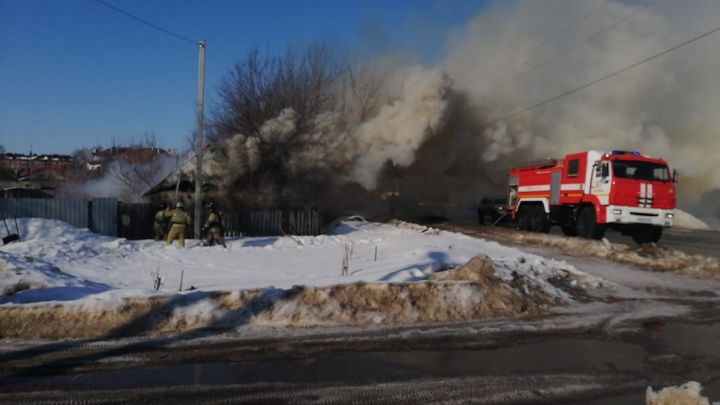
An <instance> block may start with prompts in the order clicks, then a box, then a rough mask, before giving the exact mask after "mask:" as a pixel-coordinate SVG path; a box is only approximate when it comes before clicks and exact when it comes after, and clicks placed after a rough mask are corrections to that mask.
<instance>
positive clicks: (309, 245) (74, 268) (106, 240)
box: [0, 218, 572, 304]
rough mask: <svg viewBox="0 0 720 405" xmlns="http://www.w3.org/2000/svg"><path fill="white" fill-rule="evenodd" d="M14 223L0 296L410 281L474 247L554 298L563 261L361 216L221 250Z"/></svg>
mask: <svg viewBox="0 0 720 405" xmlns="http://www.w3.org/2000/svg"><path fill="white" fill-rule="evenodd" d="M19 223H20V228H21V233H22V234H21V237H22V241H20V242H16V243H11V244H9V245H6V246H3V247H1V248H0V290H1V291H4V294H3V295H4V296H2V297H0V303H2V304H9V303H15V304H18V303H31V302H41V301H68V300H78V299H88V298H92V299H95V300H107V299H116V298H119V297H131V296H138V295H152V294H156V292H155V291H154V289H153V274H154V273H158V272H159V274H160V275H161V276H162V277H163V278H164V282H163V287H162V289H161V292H164V293H171V292H177V291H178V290H179V289H180V281H181V278H182V279H183V280H182V281H183V290H187V289H189V288H192V289H196V290H200V291H217V290H225V291H227V290H238V289H251V288H265V287H275V288H289V287H292V286H294V285H309V286H329V285H334V284H341V283H352V282H357V281H368V282H411V281H418V280H424V279H425V278H426V277H427V276H428V275H430V274H432V273H433V272H435V271H437V270H439V269H443V268H449V267H456V266H459V265H462V264H464V263H466V262H467V261H468V260H469V259H471V258H472V257H474V256H477V255H481V254H483V255H487V256H489V257H490V258H491V259H492V260H493V262H494V263H495V265H496V268H497V271H498V276H500V277H501V278H503V279H506V280H512V279H513V275H512V273H513V272H516V273H520V274H522V275H525V276H527V277H528V278H529V279H531V280H533V281H534V282H536V283H537V284H538V286H540V287H541V288H542V289H543V290H544V291H545V292H546V293H548V294H550V295H552V296H558V297H563V294H562V292H560V291H558V290H557V289H555V288H554V287H553V286H552V285H550V284H549V283H548V282H547V281H546V279H547V278H548V277H552V276H555V275H559V274H560V275H565V274H566V272H567V271H568V270H572V269H568V267H571V266H567V265H566V264H564V263H562V262H556V261H548V260H546V259H543V258H542V257H540V256H537V255H532V254H528V253H525V252H522V251H520V250H518V249H515V248H509V247H505V246H502V245H500V244H498V243H496V242H488V241H484V240H480V239H475V238H470V237H467V236H464V235H461V234H455V233H449V232H440V231H434V232H421V230H419V229H401V228H399V227H396V226H393V225H386V224H378V223H367V222H362V221H355V222H353V221H347V222H343V223H341V224H340V225H339V226H338V227H336V228H335V229H334V231H333V232H332V234H330V235H320V236H316V237H309V236H288V237H258V238H240V239H231V240H229V241H228V243H227V245H228V248H227V249H224V248H222V247H219V246H214V247H203V246H199V245H198V244H197V242H196V241H188V243H187V245H188V246H189V247H188V248H185V249H183V248H179V247H177V245H175V246H172V247H167V246H165V245H164V244H163V243H161V242H154V241H149V240H143V241H128V240H125V239H118V238H112V237H106V236H100V235H97V234H94V233H92V232H90V231H88V230H86V229H77V228H74V227H72V226H70V225H68V224H66V223H63V222H60V221H55V220H46V219H37V218H31V219H20V220H19ZM346 246H351V247H352V256H351V258H350V266H349V275H348V276H341V270H342V260H343V256H344V254H345V249H346ZM376 256H377V257H376ZM563 269H564V270H563Z"/></svg>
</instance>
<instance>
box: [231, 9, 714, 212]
mask: <svg viewBox="0 0 720 405" xmlns="http://www.w3.org/2000/svg"><path fill="white" fill-rule="evenodd" d="M583 16H585V17H583ZM578 21H580V22H581V23H577V22H578ZM718 21H720V7H718V5H717V3H716V2H713V1H710V0H706V1H700V0H698V1H693V2H668V1H648V2H643V1H640V2H629V3H628V2H624V1H619V0H618V1H611V2H605V1H601V0H584V1H573V2H568V1H563V0H555V1H553V0H549V1H545V2H542V3H539V2H529V1H528V2H500V1H497V2H493V3H490V4H489V5H487V6H486V7H484V8H483V9H482V10H481V11H480V13H479V14H478V15H477V16H475V17H473V18H471V19H470V20H469V21H468V22H467V23H466V24H465V25H464V26H463V27H461V28H459V29H456V30H453V31H451V32H448V33H447V44H448V45H447V48H446V49H445V52H444V57H442V58H441V60H440V62H438V63H437V64H436V65H434V66H421V65H416V64H404V63H397V61H398V60H401V58H393V56H392V55H390V56H385V57H383V58H381V59H380V60H378V61H376V62H373V61H370V62H366V63H365V64H364V65H363V66H362V67H360V66H357V67H354V68H353V69H352V70H351V73H352V72H355V74H356V75H355V76H353V75H350V80H349V82H350V84H351V86H344V85H343V86H339V85H335V86H334V89H335V90H334V94H335V95H336V97H335V98H334V99H333V102H331V103H329V104H327V105H324V106H323V108H321V109H320V110H319V111H317V112H315V113H313V114H312V115H311V116H307V114H308V112H307V111H302V112H301V111H296V110H294V109H292V108H284V109H281V110H278V111H279V113H278V114H276V116H274V117H273V118H271V119H269V120H267V121H266V122H265V123H264V124H263V125H262V126H261V127H260V130H259V131H257V132H256V133H253V134H229V135H228V139H227V140H226V141H225V142H226V146H227V147H226V150H225V152H223V153H221V155H223V158H222V159H219V161H220V162H221V164H220V166H223V167H224V170H223V173H226V174H227V173H231V174H230V175H229V177H230V179H229V180H227V181H228V182H229V184H230V183H233V184H235V185H236V184H237V180H238V179H239V178H241V177H242V176H247V175H248V174H249V173H257V172H258V171H259V172H263V171H264V170H265V169H267V167H268V166H267V165H268V164H269V162H268V161H267V160H268V159H270V160H272V159H275V162H274V163H273V164H272V165H271V167H282V168H283V170H282V171H281V172H282V173H284V174H285V175H286V176H289V178H290V179H291V180H290V181H289V182H290V183H294V182H295V180H297V181H298V182H305V181H306V180H308V179H310V180H315V181H317V182H319V183H322V184H324V185H325V186H326V187H327V186H328V185H331V184H332V185H341V184H359V185H360V186H362V187H363V188H364V189H366V190H370V191H373V190H378V191H382V190H384V189H387V188H390V187H392V188H394V189H396V190H397V191H399V192H400V194H401V195H402V196H404V197H408V198H411V199H413V200H415V201H443V202H445V203H447V204H448V205H451V206H455V207H462V208H463V209H465V208H467V209H471V207H474V206H476V204H477V202H478V201H479V200H480V199H481V198H482V197H483V196H487V195H493V194H495V195H503V193H504V185H505V182H506V179H505V174H506V171H507V169H509V168H510V167H512V166H514V165H517V164H521V163H523V162H525V161H527V160H533V159H538V158H545V157H550V156H554V157H560V156H562V155H563V154H565V153H571V152H576V151H582V150H586V149H597V150H603V151H607V150H611V149H629V150H639V151H641V152H642V153H644V154H647V155H651V156H657V157H662V158H664V159H666V160H667V161H668V162H669V163H670V164H671V166H672V167H673V168H677V169H678V170H679V172H680V173H681V182H680V185H679V202H680V206H681V207H683V206H685V207H687V208H691V209H692V206H693V205H694V204H698V201H699V198H700V196H701V195H702V194H703V193H705V195H706V196H707V195H710V196H713V195H718V194H717V193H710V191H712V190H715V189H720V170H718V169H717V160H718V157H719V156H720V155H718V152H717V151H718V150H720V134H718V131H720V130H719V129H718V128H720V114H718V111H720V109H719V108H718V107H720V81H719V80H716V76H717V72H718V70H719V69H720V53H719V52H717V51H716V50H715V49H714V47H715V43H716V40H717V38H715V39H713V38H710V37H709V38H705V39H702V40H700V41H697V42H695V43H693V44H691V45H689V46H685V47H682V48H679V49H677V50H676V51H673V52H671V53H669V54H667V55H665V56H663V57H661V58H658V59H655V60H653V61H651V62H648V63H645V64H643V65H641V66H639V67H637V68H634V69H632V70H629V71H627V72H624V73H622V74H620V75H618V76H616V77H613V78H612V79H609V80H606V81H603V82H601V83H598V84H597V85H594V86H592V87H589V88H586V89H584V90H582V91H580V92H577V93H575V94H572V95H569V96H567V97H563V98H561V99H558V100H557V101H554V102H550V103H547V104H545V105H542V106H540V107H538V108H533V109H530V110H528V111H525V112H522V113H519V114H515V115H512V116H511V117H509V118H507V119H498V118H502V117H505V116H508V115H511V113H514V112H517V111H521V110H523V109H524V108H525V107H528V106H532V105H535V104H537V103H539V102H542V101H544V100H548V99H551V98H553V97H555V96H558V95H560V94H563V93H564V92H566V91H568V90H569V89H573V88H576V87H578V86H581V85H583V84H586V83H589V82H591V81H593V80H595V79H597V78H599V77H602V76H604V75H607V74H609V73H611V72H613V71H616V70H618V69H621V68H623V67H625V66H628V65H630V64H632V63H635V62H637V61H639V60H642V59H644V58H646V57H649V56H651V55H653V54H656V53H658V52H660V51H662V50H664V49H667V48H670V47H671V46H673V45H675V44H678V43H680V42H683V41H684V40H687V39H689V38H691V37H693V36H695V35H697V34H699V33H702V32H704V31H708V30H709V29H712V28H715V27H714V25H715V24H717V22H718ZM388 60H393V61H394V63H387V61H388ZM388 66H390V67H388ZM363 69H364V70H363ZM362 71H370V72H373V73H374V74H371V75H369V76H367V75H366V76H365V77H364V78H363V76H362V75H360V74H358V73H359V72H362ZM378 78H379V79H378ZM373 79H376V80H373ZM342 82H343V83H346V82H348V81H347V80H345V79H342ZM378 83H379V84H378ZM348 87H349V89H348ZM368 89H370V91H368ZM286 107H287V106H286ZM488 123H490V124H488ZM281 148H282V153H281V152H280V149H281ZM223 162H224V163H223ZM263 168H265V169H263ZM271 183H272V184H271V186H267V187H265V188H266V189H272V190H274V191H273V192H275V193H276V195H277V196H282V195H283V193H284V191H283V190H284V189H285V188H287V187H286V185H282V184H278V182H277V181H275V182H274V183H273V182H271ZM312 190H315V191H317V190H318V189H317V188H315V189H312ZM306 191H307V190H306ZM290 194H292V193H290ZM294 194H295V195H297V194H298V192H297V190H296V191H295V192H294ZM286 195H288V194H287V193H286ZM314 197H315V198H322V197H321V195H318V194H315V195H314ZM277 198H282V197H277ZM706 203H707V202H702V204H706ZM714 203H715V204H717V201H715V202H714Z"/></svg>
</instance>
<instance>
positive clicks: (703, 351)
mask: <svg viewBox="0 0 720 405" xmlns="http://www.w3.org/2000/svg"><path fill="white" fill-rule="evenodd" d="M644 326H645V328H644V329H645V335H644V336H645V337H646V338H647V340H646V343H647V347H648V349H647V350H646V349H645V348H643V346H641V345H639V344H632V343H625V342H622V341H617V340H613V341H610V340H596V339H581V338H567V339H562V338H560V339H552V340H549V341H545V342H536V343H526V344H518V345H515V346H508V347H502V348H496V349H482V350H422V351H421V350H415V351H392V352H340V353H327V354H324V355H319V356H315V357H311V358H306V359H275V360H266V361H258V362H236V363H196V364H181V365H171V366H163V367H146V368H134V369H123V370H113V371H102V372H94V373H87V374H74V375H57V376H42V377H8V378H2V379H0V389H2V391H5V392H8V391H22V390H31V389H32V390H38V389H52V388H60V389H63V390H72V389H129V388H147V387H170V386H179V385H228V384H254V383H294V384H311V383H333V382H337V383H347V382H350V383H353V384H368V383H375V382H388V381H399V380H409V379H420V378H422V379H428V378H434V377H456V376H469V375H483V374H515V373H529V372H530V373H532V372H534V373H543V372H577V373H593V372H608V371H610V372H612V371H619V372H620V371H628V372H632V371H636V372H639V373H641V374H643V373H647V374H648V376H650V374H653V375H656V376H658V375H663V376H665V377H663V380H670V381H674V384H682V383H685V382H687V381H691V380H695V381H699V382H701V383H703V385H706V384H707V385H706V387H705V390H704V391H703V395H705V396H707V397H709V398H710V399H712V400H715V401H718V400H720V380H719V379H718V378H720V370H718V369H717V368H718V364H720V323H715V324H693V323H683V322H675V321H672V322H663V321H655V322H648V323H646V324H645V325H644ZM688 358H691V359H693V360H691V361H688V360H687V359H688ZM653 359H655V360H653ZM668 359H669V360H668ZM698 361H700V362H702V364H701V365H700V366H698V364H697V362H698ZM653 388H655V389H656V390H657V389H658V388H662V387H653ZM644 395H645V393H644V390H642V391H641V392H632V393H627V394H626V395H621V396H614V397H609V398H604V399H598V400H597V401H595V402H591V403H592V404H594V405H605V404H614V403H630V402H632V403H642V401H643V399H644Z"/></svg>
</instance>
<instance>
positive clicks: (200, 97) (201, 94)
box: [194, 40, 205, 239]
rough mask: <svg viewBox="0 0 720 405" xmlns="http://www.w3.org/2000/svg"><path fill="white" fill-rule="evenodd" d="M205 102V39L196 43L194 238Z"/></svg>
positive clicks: (199, 211)
mask: <svg viewBox="0 0 720 405" xmlns="http://www.w3.org/2000/svg"><path fill="white" fill-rule="evenodd" d="M204 102H205V40H200V42H199V43H198V94H197V118H196V120H197V129H196V130H195V159H196V160H195V229H194V230H195V239H201V235H200V221H201V219H200V215H201V214H202V206H201V202H202V196H201V187H202V156H203V125H204V123H203V121H204V115H203V104H204Z"/></svg>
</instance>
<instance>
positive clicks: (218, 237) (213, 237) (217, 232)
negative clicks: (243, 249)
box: [202, 203, 227, 248]
mask: <svg viewBox="0 0 720 405" xmlns="http://www.w3.org/2000/svg"><path fill="white" fill-rule="evenodd" d="M207 209H208V210H209V212H208V219H207V222H205V225H203V228H202V231H203V233H204V234H205V235H207V240H206V242H205V244H206V245H207V246H212V245H214V244H215V243H219V244H221V245H222V247H224V248H227V246H225V238H224V237H223V233H224V230H223V225H222V215H220V212H219V211H218V210H217V208H215V204H213V203H210V204H208V205H207Z"/></svg>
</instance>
